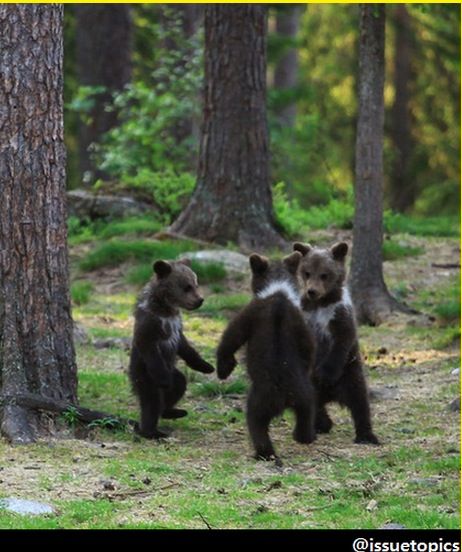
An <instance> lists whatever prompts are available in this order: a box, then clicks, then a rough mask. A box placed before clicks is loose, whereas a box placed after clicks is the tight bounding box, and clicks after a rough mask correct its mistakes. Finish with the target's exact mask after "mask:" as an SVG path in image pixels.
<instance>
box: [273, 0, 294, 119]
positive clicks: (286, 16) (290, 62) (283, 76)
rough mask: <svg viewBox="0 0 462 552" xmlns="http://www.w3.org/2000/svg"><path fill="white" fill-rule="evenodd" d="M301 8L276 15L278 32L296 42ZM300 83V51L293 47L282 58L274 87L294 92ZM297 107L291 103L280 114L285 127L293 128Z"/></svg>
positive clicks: (277, 67) (291, 7) (275, 75)
mask: <svg viewBox="0 0 462 552" xmlns="http://www.w3.org/2000/svg"><path fill="white" fill-rule="evenodd" d="M300 14H301V6H296V5H295V6H290V7H289V6H287V8H285V9H284V11H281V12H279V13H278V14H277V15H276V32H277V33H278V34H280V35H281V36H284V37H286V38H287V39H292V40H295V38H296V37H297V33H298V28H299V23H300ZM297 82H298V50H297V48H295V47H293V46H292V47H291V48H289V49H288V50H287V52H286V53H285V54H284V55H283V56H282V57H281V59H280V60H279V61H278V63H277V65H276V69H275V72H274V87H275V88H276V89H278V90H286V91H287V90H289V91H290V90H293V89H294V88H295V86H296V85H297ZM296 115H297V106H296V104H295V102H291V103H289V104H288V105H286V106H285V107H283V108H282V109H281V110H280V112H279V119H280V121H281V123H283V124H284V125H285V126H289V127H293V126H294V124H295V117H296Z"/></svg>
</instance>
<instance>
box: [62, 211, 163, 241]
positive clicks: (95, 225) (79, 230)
mask: <svg viewBox="0 0 462 552" xmlns="http://www.w3.org/2000/svg"><path fill="white" fill-rule="evenodd" d="M67 226H68V235H69V243H70V244H71V245H79V244H82V243H87V242H92V241H95V240H99V239H103V240H105V239H109V238H114V237H116V236H144V235H151V234H156V233H157V232H159V230H161V229H162V224H161V223H160V222H159V221H158V220H156V219H154V218H152V217H128V218H124V219H120V220H113V221H110V222H107V221H101V220H97V221H89V220H81V219H79V218H77V217H69V218H68V221H67Z"/></svg>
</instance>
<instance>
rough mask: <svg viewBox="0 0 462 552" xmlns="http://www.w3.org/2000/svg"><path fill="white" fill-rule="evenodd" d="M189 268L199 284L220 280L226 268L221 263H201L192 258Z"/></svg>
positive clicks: (224, 276)
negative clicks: (195, 275)
mask: <svg viewBox="0 0 462 552" xmlns="http://www.w3.org/2000/svg"><path fill="white" fill-rule="evenodd" d="M191 268H192V269H193V270H194V272H195V273H196V274H197V278H198V280H199V284H212V283H216V282H221V281H222V280H224V279H225V278H226V276H227V272H226V268H225V267H224V266H223V264H222V263H203V262H199V261H196V260H193V261H192V262H191Z"/></svg>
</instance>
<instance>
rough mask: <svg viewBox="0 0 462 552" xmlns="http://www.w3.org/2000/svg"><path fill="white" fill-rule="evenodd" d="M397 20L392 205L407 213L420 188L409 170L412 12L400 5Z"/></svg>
mask: <svg viewBox="0 0 462 552" xmlns="http://www.w3.org/2000/svg"><path fill="white" fill-rule="evenodd" d="M393 21H394V23H395V33H396V34H395V51H394V65H395V67H394V87H395V100H394V103H393V108H392V112H391V117H392V121H391V139H392V141H393V146H394V159H393V166H392V171H391V178H390V205H391V207H392V209H394V210H395V211H400V212H404V211H406V210H408V209H409V208H410V207H412V205H413V204H414V201H415V198H416V193H417V191H418V190H417V188H416V182H415V178H414V176H413V174H412V172H411V171H410V166H409V165H410V160H411V155H412V150H413V140H412V134H411V114H410V107H409V99H410V94H409V84H410V80H411V78H412V37H411V28H410V16H409V12H408V10H407V8H406V6H405V5H404V4H398V5H397V6H396V8H395V9H394V12H393Z"/></svg>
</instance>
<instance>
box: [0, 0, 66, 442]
mask: <svg viewBox="0 0 462 552" xmlns="http://www.w3.org/2000/svg"><path fill="white" fill-rule="evenodd" d="M62 22H63V7H62V5H56V4H55V5H53V4H0V28H1V29H2V31H1V33H0V52H1V57H0V73H1V75H2V78H1V79H0V106H1V111H0V190H1V201H0V386H1V393H2V394H3V395H8V396H15V395H18V394H21V393H28V392H31V393H35V394H38V395H42V396H44V397H50V398H55V399H62V400H66V401H69V402H76V395H77V375H76V372H77V371H76V364H75V356H74V347H73V343H72V318H71V310H70V296H69V274H68V258H67V243H66V239H67V230H66V209H65V203H64V202H65V149H64V141H63V99H62V98H63V42H62ZM1 430H2V433H3V434H4V435H5V436H6V437H7V438H8V439H10V440H11V441H13V442H15V443H27V442H30V441H32V440H34V438H35V437H36V436H37V435H38V434H40V433H41V431H43V430H44V427H43V424H42V423H41V419H40V416H39V414H37V412H34V411H31V410H29V409H27V408H24V407H23V406H18V405H14V404H10V405H5V406H4V407H3V409H2V412H1Z"/></svg>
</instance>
